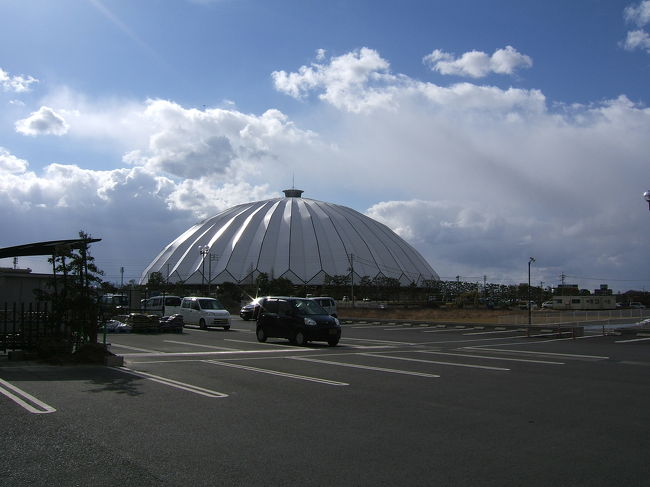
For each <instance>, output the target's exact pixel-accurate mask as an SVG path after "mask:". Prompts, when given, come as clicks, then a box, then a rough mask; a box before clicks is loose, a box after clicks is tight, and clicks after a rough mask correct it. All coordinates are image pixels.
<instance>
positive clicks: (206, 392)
mask: <svg viewBox="0 0 650 487" xmlns="http://www.w3.org/2000/svg"><path fill="white" fill-rule="evenodd" d="M114 369H117V370H121V371H122V372H125V373H127V374H131V375H135V376H137V377H141V378H143V379H148V380H152V381H154V382H158V383H159V384H163V385H166V386H170V387H174V388H176V389H182V390H184V391H188V392H192V393H194V394H199V395H201V396H206V397H210V398H222V397H228V394H224V393H223V392H217V391H213V390H210V389H205V388H203V387H199V386H194V385H192V384H186V383H185V382H179V381H177V380H174V379H167V378H165V377H160V376H158V375H153V374H149V373H147V372H140V371H137V370H132V369H128V368H126V367H114Z"/></svg>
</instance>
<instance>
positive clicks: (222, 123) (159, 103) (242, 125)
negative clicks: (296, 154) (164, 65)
mask: <svg viewBox="0 0 650 487" xmlns="http://www.w3.org/2000/svg"><path fill="white" fill-rule="evenodd" d="M142 122H143V123H146V124H147V125H148V126H149V127H150V128H151V135H150V136H149V140H148V146H147V147H146V148H143V149H137V150H134V151H131V152H129V153H127V154H126V155H125V157H124V160H125V161H126V162H128V163H131V164H138V165H144V166H146V167H147V168H149V170H151V171H158V172H160V171H162V172H164V173H167V174H170V175H172V176H175V177H179V178H190V179H200V178H203V177H214V176H217V177H219V176H220V177H222V178H225V177H239V176H238V174H239V173H241V172H243V173H246V172H247V171H249V170H250V168H251V164H252V165H261V164H264V162H269V161H272V160H274V159H275V158H276V157H277V156H278V155H279V153H281V152H282V151H283V150H286V146H293V147H300V146H307V145H311V144H312V143H314V134H313V133H310V132H309V131H304V130H299V129H297V128H296V127H295V126H294V125H293V123H292V122H290V121H289V120H288V118H287V117H286V116H285V115H284V114H283V113H282V112H280V111H278V110H267V111H266V112H265V113H263V114H262V115H261V116H255V115H247V114H243V113H241V112H238V111H236V110H224V109H216V108H215V109H208V110H205V111H201V110H196V109H186V108H183V107H181V106H180V105H178V104H175V103H172V102H169V101H164V100H151V101H149V103H148V105H147V108H146V110H144V113H143V117H142ZM283 148H285V149H283Z"/></svg>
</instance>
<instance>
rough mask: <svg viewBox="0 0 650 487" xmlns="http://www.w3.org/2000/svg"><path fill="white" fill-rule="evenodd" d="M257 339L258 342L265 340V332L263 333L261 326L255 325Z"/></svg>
mask: <svg viewBox="0 0 650 487" xmlns="http://www.w3.org/2000/svg"><path fill="white" fill-rule="evenodd" d="M256 335H257V341H258V342H265V341H266V333H264V329H263V328H262V327H261V326H258V327H257V333H256Z"/></svg>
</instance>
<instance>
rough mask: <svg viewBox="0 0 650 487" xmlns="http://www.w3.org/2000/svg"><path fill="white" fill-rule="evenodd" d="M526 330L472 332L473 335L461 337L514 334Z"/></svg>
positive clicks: (468, 334) (467, 334)
mask: <svg viewBox="0 0 650 487" xmlns="http://www.w3.org/2000/svg"><path fill="white" fill-rule="evenodd" d="M522 331H526V330H522V329H521V328H517V329H513V330H496V331H478V332H473V333H463V336H471V335H494V334H497V333H514V332H522Z"/></svg>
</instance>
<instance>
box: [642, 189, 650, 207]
mask: <svg viewBox="0 0 650 487" xmlns="http://www.w3.org/2000/svg"><path fill="white" fill-rule="evenodd" d="M643 198H644V199H645V200H646V201H647V202H648V210H650V189H649V190H648V191H646V192H645V193H643Z"/></svg>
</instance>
